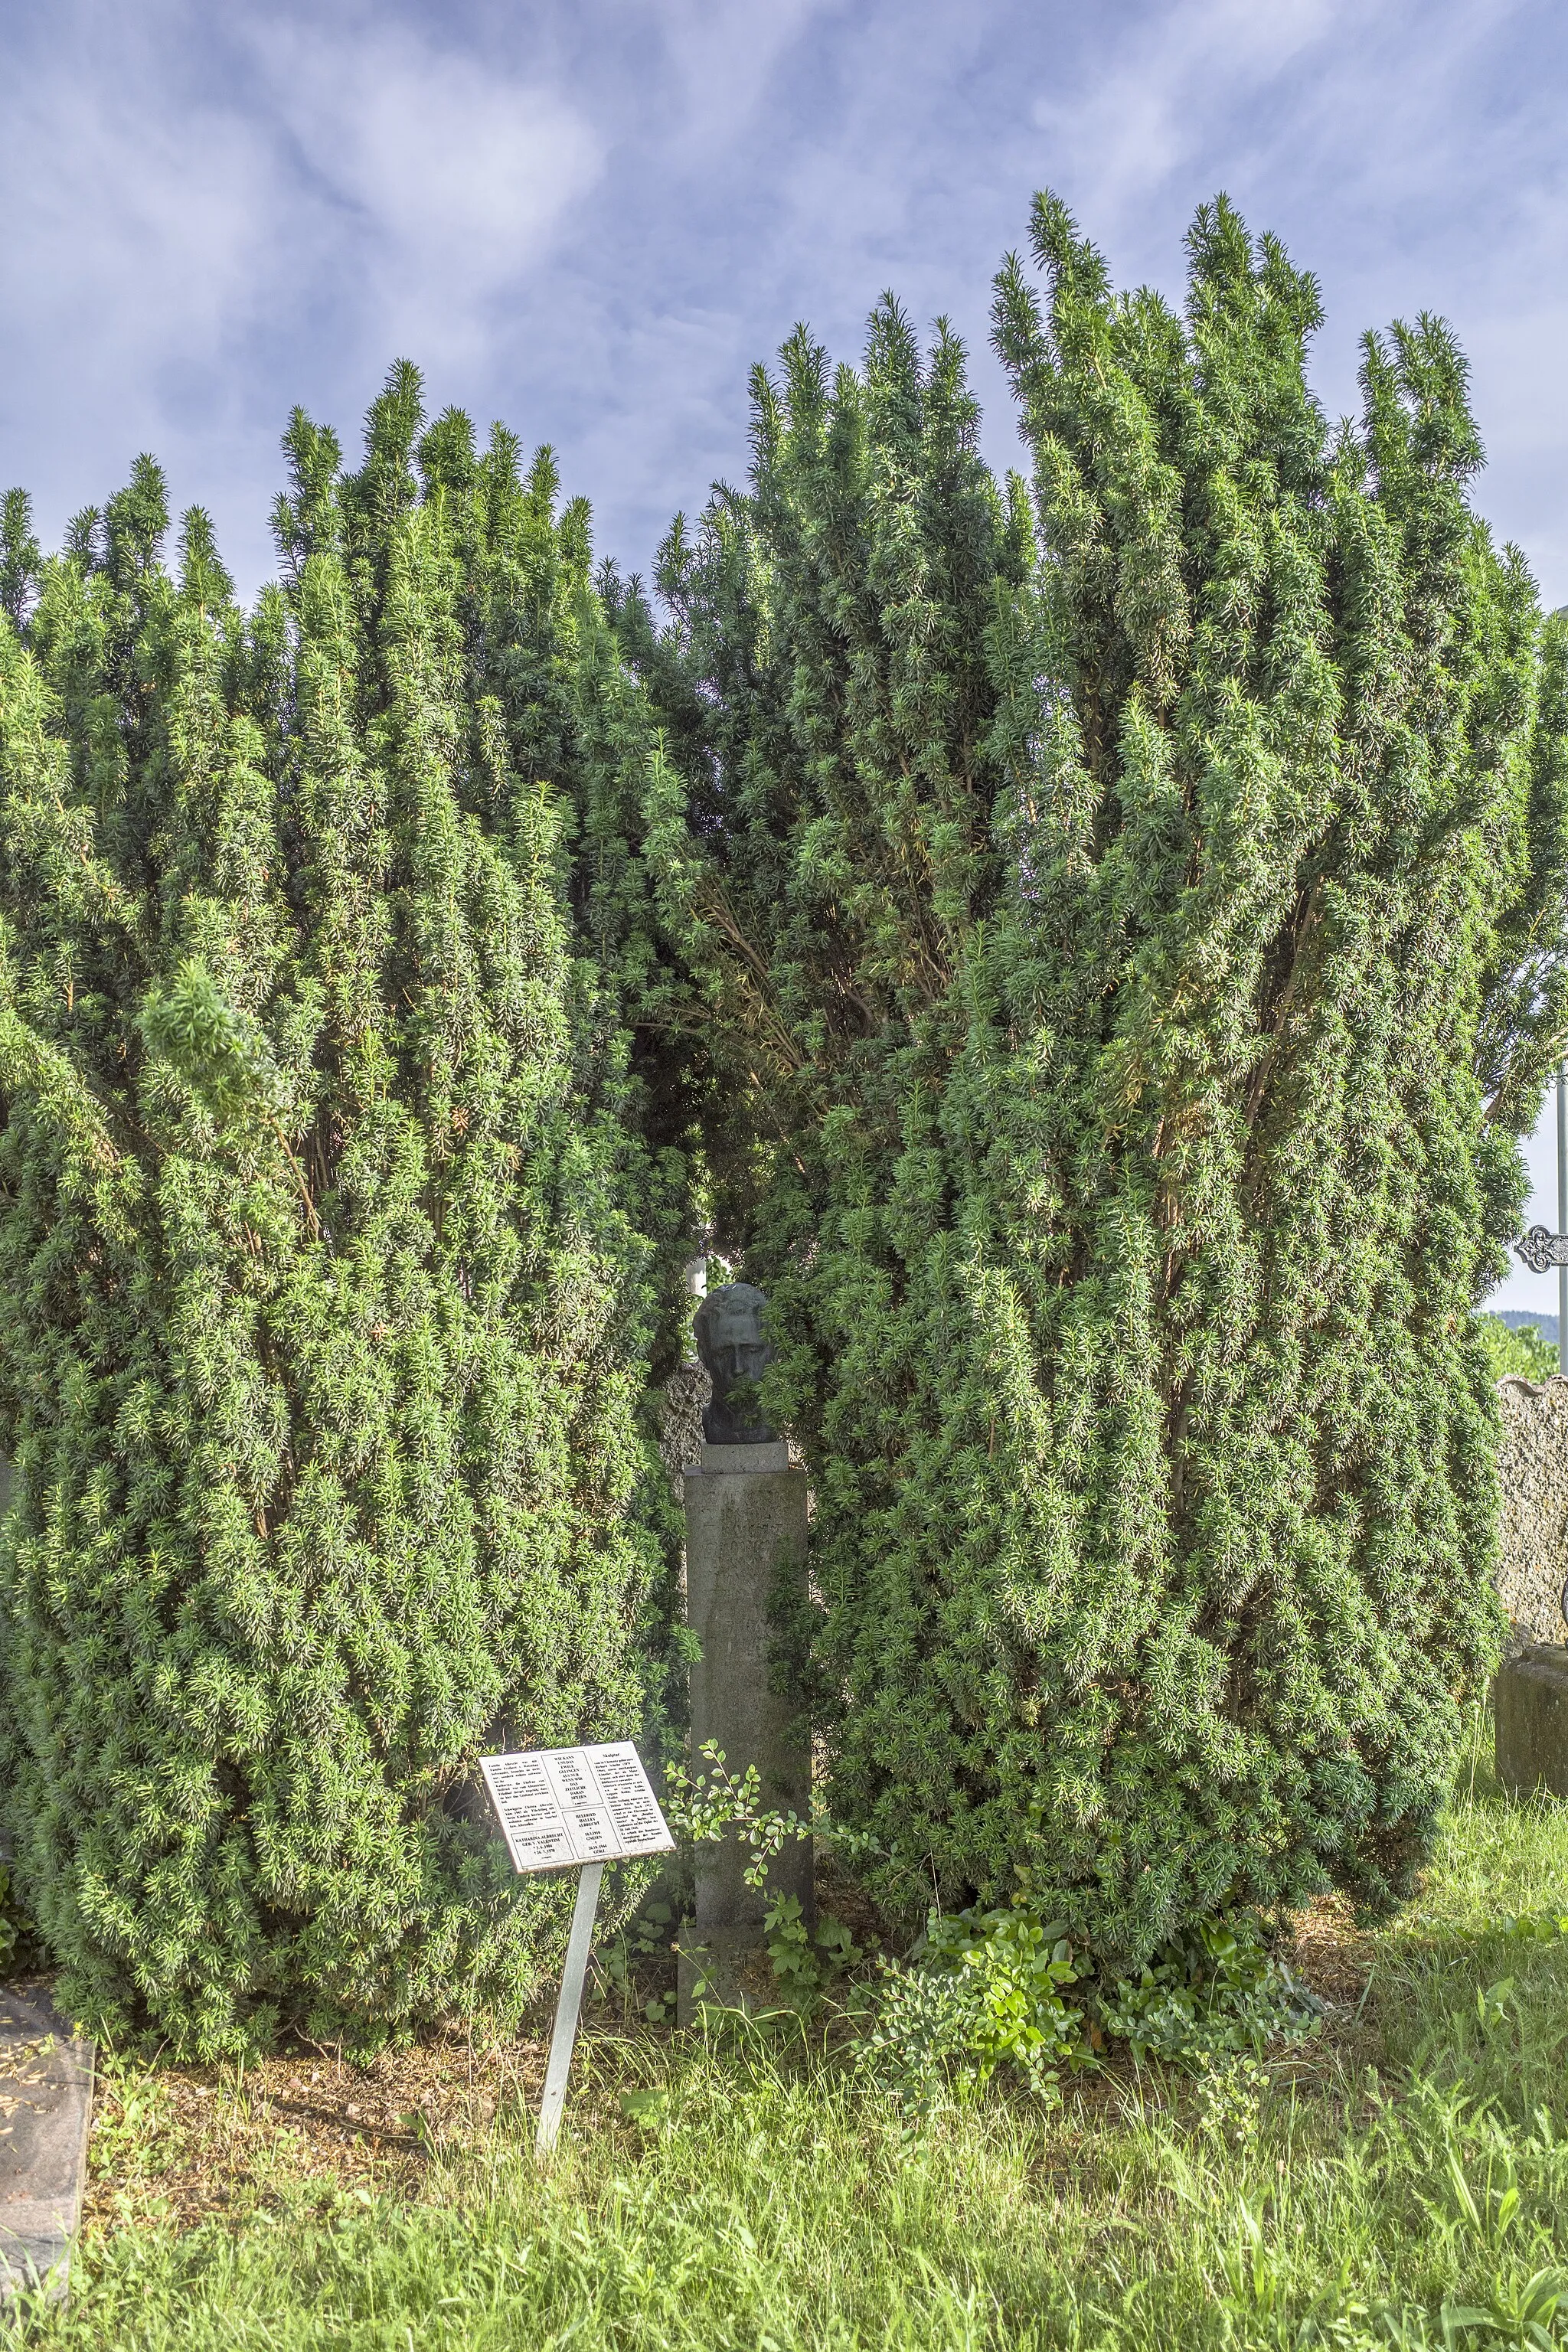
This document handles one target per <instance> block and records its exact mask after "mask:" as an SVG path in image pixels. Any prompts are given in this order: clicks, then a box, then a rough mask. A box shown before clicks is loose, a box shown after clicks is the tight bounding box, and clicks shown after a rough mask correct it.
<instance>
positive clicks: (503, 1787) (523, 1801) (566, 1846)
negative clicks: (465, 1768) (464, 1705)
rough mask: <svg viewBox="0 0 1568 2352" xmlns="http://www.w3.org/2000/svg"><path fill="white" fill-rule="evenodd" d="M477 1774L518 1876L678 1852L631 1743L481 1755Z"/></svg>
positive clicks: (626, 1740)
mask: <svg viewBox="0 0 1568 2352" xmlns="http://www.w3.org/2000/svg"><path fill="white" fill-rule="evenodd" d="M479 1769H480V1770H481V1771H482V1772H483V1774H484V1776H485V1783H486V1786H487V1787H488V1788H489V1792H490V1800H491V1802H492V1803H493V1804H494V1806H495V1809H496V1811H497V1813H498V1815H499V1816H500V1825H501V1828H502V1829H503V1830H504V1831H505V1832H506V1842H507V1844H508V1846H509V1847H510V1852H511V1858H512V1863H513V1865H514V1867H515V1868H517V1869H518V1870H567V1869H570V1868H571V1866H572V1864H574V1863H580V1862H627V1861H630V1860H632V1859H633V1858H634V1857H635V1856H637V1855H638V1854H647V1853H674V1851H675V1840H674V1839H673V1838H672V1837H671V1836H670V1834H669V1831H668V1827H667V1825H666V1822H665V1818H664V1815H663V1814H662V1813H661V1812H660V1811H659V1809H658V1799H657V1798H656V1797H655V1795H654V1793H653V1790H651V1789H650V1788H649V1786H648V1780H647V1773H646V1772H645V1771H644V1770H643V1768H642V1759H641V1757H640V1756H639V1755H638V1754H637V1749H636V1748H634V1747H633V1746H632V1743H631V1741H630V1740H629V1739H612V1740H608V1741H606V1742H605V1744H604V1745H602V1746H601V1747H597V1748H531V1749H529V1750H527V1751H526V1752H524V1753H523V1754H521V1755H518V1756H481V1757H480V1759H479Z"/></svg>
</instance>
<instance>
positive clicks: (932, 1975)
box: [862, 1898, 1089, 2107]
mask: <svg viewBox="0 0 1568 2352" xmlns="http://www.w3.org/2000/svg"><path fill="white" fill-rule="evenodd" d="M914 1958H915V1965H913V1966H910V1967H905V1968H901V1969H900V1968H889V1969H888V1970H887V1971H886V1974H885V1977H884V1979H883V1987H882V1997H881V2000H880V2003H879V2015H878V2018H877V2021H876V2023H875V2025H874V2026H873V2027H872V2029H871V2032H870V2033H869V2035H868V2037H867V2040H866V2042H865V2044H864V2045H863V2052H862V2063H864V2064H865V2066H866V2067H867V2068H868V2071H869V2072H870V2073H871V2074H873V2075H874V2076H875V2077H876V2078H877V2079H878V2080H879V2081H880V2082H881V2083H882V2084H884V2085H885V2086H886V2087H887V2088H889V2090H891V2091H893V2092H895V2093H896V2094H898V2095H902V2096H903V2097H905V2098H907V2099H908V2100H910V2102H911V2103H912V2104H914V2105H919V2106H921V2107H924V2106H928V2105H931V2103H932V2101H933V2099H934V2098H935V2097H936V2096H937V2095H939V2093H940V2091H941V2089H942V2087H943V2086H944V2085H945V2086H946V2087H948V2088H950V2089H951V2090H952V2091H953V2092H954V2093H956V2095H958V2097H959V2098H960V2100H966V2099H970V2098H973V2097H975V2096H977V2095H979V2093H981V2092H982V2091H984V2088H985V2086H986V2084H988V2083H989V2082H990V2080H991V2078H992V2076H993V2075H994V2074H995V2073H996V2071H997V2069H998V2067H1001V2066H1004V2065H1005V2066H1010V2067H1012V2068H1014V2069H1015V2070H1016V2072H1017V2074H1020V2075H1021V2076H1022V2078H1023V2079H1024V2081H1025V2082H1026V2083H1027V2084H1028V2085H1029V2087H1030V2089H1031V2090H1033V2091H1035V2092H1037V2093H1038V2094H1040V2095H1045V2096H1054V2095H1055V2093H1056V2084H1057V2080H1058V2075H1059V2073H1060V2070H1061V2067H1062V2066H1063V2065H1064V2064H1067V2065H1081V2064H1082V2063H1085V2061H1086V2059H1087V2058H1088V2057H1089V2044H1088V2041H1087V2038H1086V2036H1085V2034H1084V2032H1083V2024H1084V2012H1083V2011H1082V2010H1081V2009H1080V2008H1077V2007H1075V2006H1074V2005H1073V2004H1072V2003H1070V2002H1069V2001H1068V2000H1067V1999H1066V1997H1065V1994H1066V1989H1067V1987H1068V1986H1069V1985H1075V1984H1077V1982H1078V1981H1079V1970H1078V1969H1077V1968H1076V1967H1075V1965H1074V1955H1073V1948H1072V1946H1071V1944H1070V1942H1069V1941H1068V1938H1067V1937H1066V1936H1065V1935H1063V1934H1062V1932H1061V1930H1060V1928H1059V1927H1057V1926H1052V1925H1048V1924H1047V1923H1046V1922H1044V1921H1042V1920H1041V1919H1040V1918H1038V1916H1037V1915H1036V1914H1035V1913H1034V1912H1033V1911H1032V1910H1031V1909H1030V1907H1029V1906H1028V1903H1027V1901H1026V1899H1024V1898H1020V1899H1018V1900H1016V1901H1015V1902H1014V1903H1013V1904H1011V1905H1010V1906H1008V1907H1007V1908H1006V1909H1005V1910H994V1911H980V1910H971V1911H962V1912H958V1913H956V1914H954V1915H952V1916H950V1917H947V1918H942V1917H940V1916H938V1915H937V1914H936V1913H934V1912H933V1913H932V1915H931V1920H930V1923H929V1924H928V1926H927V1928H926V1932H925V1935H924V1937H923V1938H922V1939H921V1945H920V1946H918V1947H917V1948H916V1954H915V1956H914Z"/></svg>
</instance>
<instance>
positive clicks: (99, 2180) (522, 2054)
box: [83, 1896, 1371, 2235]
mask: <svg viewBox="0 0 1568 2352" xmlns="http://www.w3.org/2000/svg"><path fill="white" fill-rule="evenodd" d="M835 1907H836V1909H837V1908H841V1907H842V1906H835ZM1292 1927H1293V1933H1292V1937H1291V1939H1290V1941H1289V1945H1288V1946H1287V1948H1286V1949H1285V1952H1284V1955H1283V1957H1285V1958H1287V1959H1288V1960H1289V1965H1290V1966H1291V1967H1292V1969H1294V1970H1295V1972H1296V1973H1297V1974H1298V1975H1299V1976H1300V1978H1301V1979H1303V1981H1304V1982H1305V1983H1306V1984H1308V1985H1309V1986H1310V1989H1311V1990H1312V1991H1314V1992H1315V1993H1316V1994H1317V1995H1318V1996H1319V1998H1320V2000H1322V2001H1323V2002H1324V2003H1325V2006H1326V2015H1325V2019H1324V2028H1323V2032H1322V2035H1321V2037H1320V2039H1319V2040H1318V2041H1317V2042H1315V2043H1313V2044H1310V2045H1309V2046H1308V2048H1307V2049H1306V2050H1305V2051H1303V2052H1302V2053H1300V2054H1299V2056H1297V2057H1296V2058H1294V2059H1293V2060H1292V2061H1291V2062H1289V2063H1290V2067H1291V2071H1294V2072H1299V2073H1300V2074H1302V2075H1311V2074H1316V2073H1317V2072H1318V2071H1319V2070H1320V2069H1321V2067H1322V2066H1323V2065H1324V2064H1325V2063H1332V2061H1333V2059H1334V2058H1335V2056H1336V2055H1338V2054H1348V2053H1350V2052H1352V2051H1353V2048H1354V2045H1355V2044H1356V2043H1357V2042H1359V2041H1360V2040H1361V2038H1362V2032H1363V2017H1362V2011H1363V2006H1364V2002H1363V1996H1364V1994H1365V1991H1366V1987H1367V1981H1368V1975H1369V1970H1370V1967H1371V1945H1370V1939H1369V1938H1368V1937H1366V1936H1365V1935H1364V1934H1363V1932H1362V1931H1361V1930H1359V1929H1358V1928H1357V1927H1355V1925H1354V1922H1353V1920H1352V1916H1351V1913H1350V1910H1349V1906H1347V1905H1346V1904H1344V1902H1343V1901H1342V1900H1341V1899H1340V1898H1338V1897H1334V1896H1325V1897H1322V1898H1321V1899H1320V1900H1319V1901H1318V1902H1316V1903H1314V1904H1312V1905H1311V1906H1310V1907H1309V1908H1308V1909H1307V1910H1305V1911H1303V1912H1301V1913H1300V1914H1298V1915H1297V1916H1296V1918H1295V1920H1294V1921H1293V1923H1292ZM625 2030H627V2029H626V2028H625V2027H624V2026H623V2025H622V2024H621V2023H620V2022H619V2021H617V2019H616V2016H615V2014H614V2012H613V2011H611V2010H610V2009H608V2008H602V2009H601V2010H600V2011H599V2012H598V2014H597V2016H596V2018H591V2019H590V2020H589V2021H587V2022H586V2026H585V2032H586V2040H585V2042H584V2045H583V2050H584V2060H585V2063H586V2067H587V2069H588V2071H589V2072H590V2073H592V2074H605V2073H610V2072H614V2071H616V2054H615V2049H614V2041H615V2039H616V2038H617V2037H618V2035H619V2034H620V2033H621V2032H623V2031H625ZM544 2061H545V2042H544V2041H543V2039H542V2036H540V2037H533V2036H526V2035H525V2036H519V2037H515V2038H507V2039H501V2040H495V2041H485V2040H482V2039H481V2040H463V2039H459V2038H458V2037H456V2036H447V2037H445V2038H436V2039H430V2040H427V2041H425V2042H419V2043H416V2044H415V2045H414V2046H412V2047H410V2048H407V2049H404V2050H398V2051H388V2052H384V2053H382V2054H381V2055H380V2056H379V2057H377V2058H375V2059H374V2060H372V2061H371V2062H370V2063H368V2064H363V2065H361V2064H354V2063H349V2062H348V2061H346V2060H345V2059H343V2058H342V2056H341V2055H340V2054H339V2053H336V2052H335V2051H332V2050H325V2049H320V2048H315V2047H304V2048H296V2049H291V2050H285V2051H282V2052H279V2053H278V2054H276V2055H274V2056H271V2057H268V2058H265V2059H261V2060H258V2061H256V2062H253V2063H250V2064H248V2065H247V2066H246V2067H244V2068H243V2069H240V2068H237V2067H234V2066H225V2067H210V2066H209V2067H203V2066H175V2065H170V2064H168V2063H163V2062H159V2061H154V2062H153V2063H151V2064H149V2065H141V2064H129V2065H128V2064H125V2063H118V2062H114V2061H110V2062H107V2063H104V2064H102V2066H101V2068H100V2082H99V2090H98V2097H97V2102H96V2105H95V2112H94V2118H93V2133H92V2141H91V2146H90V2149H89V2183H88V2193H87V2199H86V2203H85V2207H84V2212H83V2222H84V2228H85V2230H86V2231H87V2232H88V2234H89V2235H92V2234H96V2233H97V2232H98V2231H102V2230H104V2229H112V2228H116V2227H121V2226H124V2225H125V2224H127V2223H135V2224H139V2225H143V2226H145V2225H147V2224H149V2223H157V2222H159V2221H163V2222H164V2223H165V2224H167V2225H169V2226H172V2227H174V2228H175V2229H184V2228H190V2227H192V2226H193V2225H195V2224H196V2223H198V2222H201V2221H207V2220H214V2219H218V2218H220V2217H222V2218H228V2219H233V2220H237V2219H239V2218H241V2217H242V2216H243V2214H244V2213H245V2212H246V2211H247V2210H257V2209H258V2207H266V2206H273V2205H276V2204H278V2203H279V2202H280V2201H297V2200H300V2199H304V2200H307V2201H312V2200H313V2201H317V2202H320V2203H321V2205H322V2206H323V2207H326V2208H331V2207H332V2206H333V2205H335V2204H342V2202H344V2201H345V2200H356V2199H357V2200H368V2199H370V2198H373V2197H374V2196H376V2195H384V2194H387V2193H392V2194H395V2195H403V2196H411V2195H416V2194H417V2193H418V2190H419V2187H420V2183H421V2180H422V2179H423V2177H424V2175H425V2174H426V2170H427V2168H428V2167H429V2165H430V2163H431V2160H432V2158H434V2157H435V2156H436V2155H437V2153H438V2152H439V2151H440V2150H442V2149H443V2148H450V2147H466V2148H472V2147H474V2146H475V2145H476V2144H477V2143H481V2142H483V2141H484V2140H485V2139H487V2138H489V2137H490V2135H491V2134H492V2133H495V2132H501V2133H504V2134H505V2135H506V2136H507V2137H517V2136H521V2135H523V2134H526V2132H527V2131H528V2130H529V2128H530V2117H531V2115H532V2114H533V2113H534V2112H535V2111H536V2110H537V2106H538V2100H539V2093H540V2088H541V2085H542V2081H543V2075H544ZM581 2071H582V2066H581V2064H580V2067H579V2072H580V2073H581ZM1096 2080H1097V2078H1093V2077H1085V2078H1080V2086H1081V2087H1082V2088H1084V2089H1086V2090H1087V2089H1089V2084H1090V2083H1093V2082H1096ZM1104 2087H1105V2089H1106V2090H1107V2091H1108V2092H1109V2091H1110V2089H1111V2085H1110V2084H1105V2085H1104ZM1090 2097H1091V2100H1092V2099H1093V2097H1094V2093H1093V2092H1092V2091H1091V2092H1090Z"/></svg>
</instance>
